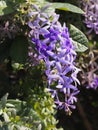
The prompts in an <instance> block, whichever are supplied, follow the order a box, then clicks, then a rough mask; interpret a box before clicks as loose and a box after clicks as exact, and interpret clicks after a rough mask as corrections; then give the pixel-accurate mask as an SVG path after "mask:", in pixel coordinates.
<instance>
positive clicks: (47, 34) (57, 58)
mask: <svg viewBox="0 0 98 130" xmlns="http://www.w3.org/2000/svg"><path fill="white" fill-rule="evenodd" d="M33 8H34V10H33V11H31V12H30V13H29V17H30V18H32V20H31V21H29V22H28V26H29V27H30V28H31V31H30V33H29V35H30V37H31V38H32V43H33V44H34V45H35V47H36V50H37V51H38V53H39V59H43V60H44V62H45V65H46V75H47V79H48V90H49V91H50V92H51V93H52V96H53V98H54V99H55V103H56V104H57V106H58V108H60V109H62V108H64V109H65V111H67V112H70V108H73V109H74V108H75V105H74V102H76V101H77V98H76V97H75V96H76V94H77V93H78V92H79V91H78V89H77V83H79V81H78V79H77V73H78V71H79V69H78V68H77V67H76V66H75V59H76V52H75V51H74V46H73V44H72V41H71V38H70V36H69V32H68V28H67V27H66V25H65V24H64V25H63V26H62V25H61V24H60V22H58V19H59V15H57V14H55V13H53V14H51V15H49V14H48V13H45V10H46V9H47V8H48V6H45V7H43V8H41V9H39V8H38V7H37V6H36V5H34V6H33Z"/></svg>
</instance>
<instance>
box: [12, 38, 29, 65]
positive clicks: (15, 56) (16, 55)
mask: <svg viewBox="0 0 98 130" xmlns="http://www.w3.org/2000/svg"><path fill="white" fill-rule="evenodd" d="M27 55H28V41H27V38H26V37H24V36H19V37H17V38H15V39H14V42H13V43H12V46H11V48H10V56H11V58H12V60H13V61H14V62H16V63H25V62H26V59H27Z"/></svg>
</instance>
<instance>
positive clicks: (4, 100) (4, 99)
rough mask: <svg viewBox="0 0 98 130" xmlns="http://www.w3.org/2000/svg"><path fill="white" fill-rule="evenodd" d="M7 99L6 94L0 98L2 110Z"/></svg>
mask: <svg viewBox="0 0 98 130" xmlns="http://www.w3.org/2000/svg"><path fill="white" fill-rule="evenodd" d="M7 98H8V93H6V94H5V95H4V96H3V97H2V98H1V104H2V107H3V108H5V106H6V103H7Z"/></svg>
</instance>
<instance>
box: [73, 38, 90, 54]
mask: <svg viewBox="0 0 98 130" xmlns="http://www.w3.org/2000/svg"><path fill="white" fill-rule="evenodd" d="M72 43H73V45H74V46H75V51H77V52H85V51H86V50H87V49H88V48H87V47H86V46H85V45H82V44H80V43H78V42H76V41H74V40H72Z"/></svg>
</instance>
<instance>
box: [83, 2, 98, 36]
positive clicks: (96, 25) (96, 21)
mask: <svg viewBox="0 0 98 130" xmlns="http://www.w3.org/2000/svg"><path fill="white" fill-rule="evenodd" d="M82 5H83V9H84V11H85V15H84V16H85V20H84V22H85V24H86V26H87V27H88V28H89V29H90V30H89V33H91V32H92V31H93V30H94V32H95V33H96V34H98V0H89V1H86V0H85V1H84V0H82Z"/></svg>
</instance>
